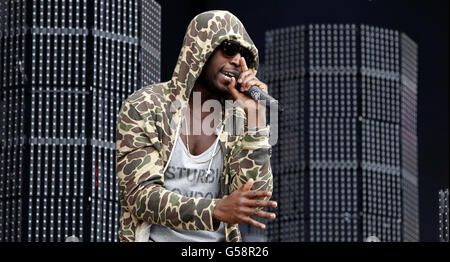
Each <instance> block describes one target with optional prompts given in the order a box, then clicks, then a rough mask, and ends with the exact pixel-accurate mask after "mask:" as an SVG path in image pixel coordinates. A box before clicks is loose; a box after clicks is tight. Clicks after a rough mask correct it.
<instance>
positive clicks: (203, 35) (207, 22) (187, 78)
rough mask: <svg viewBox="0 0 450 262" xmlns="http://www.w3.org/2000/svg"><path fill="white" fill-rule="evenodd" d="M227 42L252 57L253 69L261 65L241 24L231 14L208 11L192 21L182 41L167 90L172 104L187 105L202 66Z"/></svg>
mask: <svg viewBox="0 0 450 262" xmlns="http://www.w3.org/2000/svg"><path fill="white" fill-rule="evenodd" d="M224 40H234V41H236V42H239V43H240V44H241V46H243V47H245V48H247V49H248V50H250V51H251V52H252V54H253V57H254V61H253V67H252V68H250V70H253V71H254V73H255V74H256V71H257V69H258V65H259V57H258V50H257V48H256V46H255V45H254V43H253V41H252V40H251V39H250V36H249V35H248V33H247V31H245V28H244V26H243V25H242V23H241V21H239V19H238V18H237V17H236V16H234V15H233V14H231V13H230V12H228V11H221V10H214V11H207V12H204V13H201V14H199V15H197V16H195V17H194V18H193V19H192V21H191V22H190V24H189V26H188V28H187V31H186V35H185V37H184V40H183V46H182V48H181V52H180V55H179V57H178V61H177V64H176V67H175V70H174V72H173V75H172V79H171V81H170V82H171V84H170V85H169V90H168V91H167V95H168V99H169V100H170V101H175V100H178V101H179V102H181V103H182V104H186V103H187V102H188V100H189V96H190V94H191V90H192V88H193V87H194V84H195V81H196V80H197V78H198V77H199V76H200V74H201V72H202V69H203V66H204V65H205V64H206V62H207V61H208V58H209V57H210V55H211V54H212V53H213V52H214V50H215V49H216V47H218V46H219V45H220V44H221V43H222V41H224Z"/></svg>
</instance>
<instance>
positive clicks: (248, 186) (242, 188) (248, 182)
mask: <svg viewBox="0 0 450 262" xmlns="http://www.w3.org/2000/svg"><path fill="white" fill-rule="evenodd" d="M253 182H254V181H253V178H250V179H249V180H248V181H247V183H245V185H243V186H242V187H241V191H242V192H247V191H249V190H250V188H252V186H253Z"/></svg>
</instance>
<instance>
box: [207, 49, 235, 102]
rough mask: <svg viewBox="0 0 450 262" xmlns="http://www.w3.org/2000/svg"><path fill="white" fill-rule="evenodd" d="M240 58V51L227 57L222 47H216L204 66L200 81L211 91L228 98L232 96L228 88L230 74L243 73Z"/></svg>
mask: <svg viewBox="0 0 450 262" xmlns="http://www.w3.org/2000/svg"><path fill="white" fill-rule="evenodd" d="M240 58H241V54H240V53H237V54H236V55H235V56H233V57H227V56H226V55H225V54H224V53H223V50H222V49H221V48H220V47H219V48H216V50H214V52H213V53H212V54H211V56H210V57H209V59H208V61H207V62H206V64H205V66H204V67H203V70H202V73H201V75H200V77H199V79H198V81H200V83H201V84H203V85H204V87H205V88H206V89H208V90H209V91H211V92H213V93H219V94H222V95H223V96H225V98H228V97H229V96H231V94H230V92H229V91H228V88H227V86H228V84H229V83H230V81H231V77H230V76H231V75H236V74H240V73H241V67H240V66H241V65H240V62H239V61H240Z"/></svg>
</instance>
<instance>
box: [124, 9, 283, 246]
mask: <svg viewBox="0 0 450 262" xmlns="http://www.w3.org/2000/svg"><path fill="white" fill-rule="evenodd" d="M258 61H259V60H258V51H257V49H256V47H255V46H254V44H253V42H252V40H251V39H250V37H249V36H248V34H247V32H246V31H245V29H244V27H243V25H242V24H241V22H240V21H239V20H238V19H237V18H236V17H235V16H234V15H232V14H231V13H229V12H226V11H209V12H205V13H202V14H199V15H197V16H196V17H195V18H194V19H193V20H192V21H191V23H190V24H189V27H188V29H187V32H186V36H185V38H184V41H183V47H182V49H181V53H180V56H179V59H178V62H177V65H176V68H175V70H174V73H173V77H172V79H171V80H170V81H168V82H165V83H160V84H155V85H151V86H147V87H144V88H142V89H140V90H138V91H137V92H135V93H134V94H132V95H131V96H130V97H129V98H128V99H127V100H126V101H125V102H124V103H123V105H122V108H121V111H120V114H119V120H118V133H117V155H116V157H117V159H116V160H117V163H116V164H117V174H118V179H119V198H120V203H121V208H122V213H121V221H120V223H121V225H120V230H119V237H120V240H121V241H127V242H128V241H242V238H241V235H240V232H239V228H238V224H239V223H248V224H250V225H252V226H255V227H258V228H262V229H263V228H265V225H264V224H262V223H260V222H257V221H256V220H254V219H253V218H254V217H259V218H265V219H274V218H275V214H274V213H271V212H266V211H263V210H262V208H264V207H276V202H274V201H269V200H268V199H269V198H270V196H271V190H272V187H273V185H272V183H273V182H272V181H273V179H272V171H271V168H270V155H269V151H270V145H269V142H268V139H269V134H268V133H269V132H268V130H269V127H268V126H267V125H266V120H265V108H264V107H262V106H261V105H258V103H257V102H256V101H255V100H253V99H251V98H250V97H248V96H246V95H244V94H243V93H241V92H239V91H237V90H236V88H235V84H236V79H235V78H234V77H233V75H235V74H240V77H239V79H237V81H239V82H240V84H241V86H242V89H241V91H245V90H247V89H248V88H249V87H250V86H253V85H256V86H259V87H260V88H261V89H262V90H264V91H265V92H267V86H266V85H265V84H264V83H262V82H261V81H259V80H258V79H257V78H256V77H255V73H256V70H257V68H258ZM233 99H234V100H235V101H237V103H238V105H239V106H237V107H231V108H230V107H228V108H227V106H226V105H225V104H226V103H227V102H226V100H233ZM211 101H216V102H217V103H219V104H220V105H221V110H215V111H213V112H208V111H207V110H202V109H204V106H206V105H207V104H208V105H213V104H214V103H211ZM224 106H225V109H224ZM208 119H213V120H218V121H213V126H212V127H211V125H210V121H207V120H208ZM239 123H241V124H239ZM216 124H217V125H216ZM208 128H209V129H210V130H212V132H207V131H208ZM252 217H253V218H252Z"/></svg>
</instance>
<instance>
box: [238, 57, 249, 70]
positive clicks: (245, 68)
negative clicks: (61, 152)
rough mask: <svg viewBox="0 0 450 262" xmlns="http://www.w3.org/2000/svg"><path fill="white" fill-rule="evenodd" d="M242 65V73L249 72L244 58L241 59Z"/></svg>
mask: <svg viewBox="0 0 450 262" xmlns="http://www.w3.org/2000/svg"><path fill="white" fill-rule="evenodd" d="M240 64H241V70H242V72H245V71H247V70H248V67H247V63H246V62H245V59H244V58H243V57H241V59H240Z"/></svg>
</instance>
